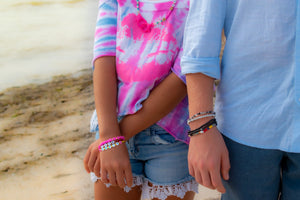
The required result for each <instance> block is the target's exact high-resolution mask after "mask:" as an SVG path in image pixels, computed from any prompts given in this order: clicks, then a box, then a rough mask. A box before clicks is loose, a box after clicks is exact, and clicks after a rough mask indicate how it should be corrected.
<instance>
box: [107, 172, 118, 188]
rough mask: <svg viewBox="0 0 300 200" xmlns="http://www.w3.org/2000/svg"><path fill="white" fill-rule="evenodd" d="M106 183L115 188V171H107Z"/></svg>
mask: <svg viewBox="0 0 300 200" xmlns="http://www.w3.org/2000/svg"><path fill="white" fill-rule="evenodd" d="M108 181H109V183H110V184H111V185H113V186H117V180H116V174H115V171H113V170H109V171H108Z"/></svg>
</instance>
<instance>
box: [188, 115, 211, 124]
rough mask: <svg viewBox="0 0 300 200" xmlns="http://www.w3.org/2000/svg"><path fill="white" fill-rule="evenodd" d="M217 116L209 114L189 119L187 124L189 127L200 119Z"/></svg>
mask: <svg viewBox="0 0 300 200" xmlns="http://www.w3.org/2000/svg"><path fill="white" fill-rule="evenodd" d="M215 116H216V114H214V113H212V114H207V115H201V116H198V117H195V118H191V119H188V120H187V124H188V125H189V124H190V123H191V122H193V121H196V120H198V119H203V118H206V117H215Z"/></svg>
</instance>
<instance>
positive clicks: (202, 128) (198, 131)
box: [188, 118, 217, 137]
mask: <svg viewBox="0 0 300 200" xmlns="http://www.w3.org/2000/svg"><path fill="white" fill-rule="evenodd" d="M215 126H217V120H216V119H215V118H214V119H211V120H209V121H208V122H207V123H205V124H203V125H202V126H200V127H199V128H197V129H195V130H192V131H189V132H188V135H189V137H192V136H194V135H198V134H203V133H205V132H206V131H208V130H209V129H211V128H212V127H215Z"/></svg>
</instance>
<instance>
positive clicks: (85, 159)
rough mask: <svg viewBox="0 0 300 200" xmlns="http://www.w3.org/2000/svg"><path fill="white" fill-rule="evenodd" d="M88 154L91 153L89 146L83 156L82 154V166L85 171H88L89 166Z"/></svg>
mask: <svg viewBox="0 0 300 200" xmlns="http://www.w3.org/2000/svg"><path fill="white" fill-rule="evenodd" d="M90 155H91V151H90V148H89V149H88V150H87V152H86V154H85V156H84V159H83V163H84V168H85V171H87V173H90V169H89V166H88V162H89V159H90Z"/></svg>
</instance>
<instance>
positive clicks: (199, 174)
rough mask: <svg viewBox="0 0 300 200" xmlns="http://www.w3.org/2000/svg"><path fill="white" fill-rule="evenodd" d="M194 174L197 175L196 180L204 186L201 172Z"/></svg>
mask: <svg viewBox="0 0 300 200" xmlns="http://www.w3.org/2000/svg"><path fill="white" fill-rule="evenodd" d="M194 173H195V174H196V176H195V179H196V181H197V183H199V184H200V185H203V181H202V176H201V173H200V171H198V170H197V171H196V172H194Z"/></svg>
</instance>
